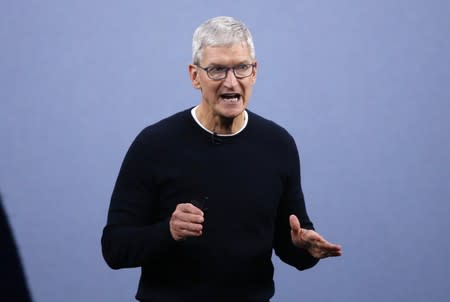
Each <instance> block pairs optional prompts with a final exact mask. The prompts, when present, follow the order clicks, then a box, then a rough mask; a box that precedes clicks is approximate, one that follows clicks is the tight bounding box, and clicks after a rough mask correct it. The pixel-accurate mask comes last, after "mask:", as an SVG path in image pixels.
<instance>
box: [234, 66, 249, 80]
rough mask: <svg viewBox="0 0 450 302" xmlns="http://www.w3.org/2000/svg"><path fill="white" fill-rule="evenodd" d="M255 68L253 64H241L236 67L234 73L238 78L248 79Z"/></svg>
mask: <svg viewBox="0 0 450 302" xmlns="http://www.w3.org/2000/svg"><path fill="white" fill-rule="evenodd" d="M252 69H253V66H252V65H251V64H241V65H238V66H235V67H234V72H235V74H236V76H238V77H243V78H244V77H248V76H249V75H250V74H251V73H252Z"/></svg>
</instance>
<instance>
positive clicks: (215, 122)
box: [196, 106, 245, 134]
mask: <svg viewBox="0 0 450 302" xmlns="http://www.w3.org/2000/svg"><path fill="white" fill-rule="evenodd" d="M196 116H197V119H198V120H199V122H200V123H201V124H202V125H203V127H205V128H206V129H208V130H210V131H211V132H214V133H216V134H233V133H236V132H238V131H239V130H240V129H241V128H242V127H243V126H244V123H245V114H244V111H242V112H241V113H240V114H239V115H237V116H235V117H224V116H220V115H214V114H212V113H209V112H205V111H204V110H202V106H199V107H198V108H197V110H196Z"/></svg>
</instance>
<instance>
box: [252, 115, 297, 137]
mask: <svg viewBox="0 0 450 302" xmlns="http://www.w3.org/2000/svg"><path fill="white" fill-rule="evenodd" d="M247 112H248V120H249V126H250V129H251V130H252V132H254V133H257V135H258V136H260V137H263V138H265V139H266V140H269V141H271V142H272V143H275V144H282V145H285V144H289V145H294V146H295V141H294V138H293V137H292V135H291V134H290V133H289V132H288V131H287V130H286V129H285V128H284V127H282V126H280V125H279V124H277V123H275V122H274V121H272V120H269V119H267V118H264V117H262V116H260V115H258V114H256V113H254V112H252V111H249V110H247Z"/></svg>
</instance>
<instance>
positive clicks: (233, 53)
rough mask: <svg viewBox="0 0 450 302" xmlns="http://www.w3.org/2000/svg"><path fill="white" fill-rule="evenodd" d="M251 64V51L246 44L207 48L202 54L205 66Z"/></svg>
mask: <svg viewBox="0 0 450 302" xmlns="http://www.w3.org/2000/svg"><path fill="white" fill-rule="evenodd" d="M251 62H252V59H251V56H250V49H249V48H248V46H247V44H246V43H239V44H232V45H229V46H228V45H226V46H206V47H205V48H204V49H203V53H202V64H204V65H210V64H217V65H233V64H238V63H251Z"/></svg>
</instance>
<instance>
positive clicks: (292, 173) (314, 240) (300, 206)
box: [274, 137, 342, 270]
mask: <svg viewBox="0 0 450 302" xmlns="http://www.w3.org/2000/svg"><path fill="white" fill-rule="evenodd" d="M288 150H289V151H290V152H289V156H287V158H288V159H289V160H288V164H289V166H290V169H289V173H287V176H286V178H285V179H284V182H283V183H284V193H283V197H282V199H281V201H280V206H279V209H278V216H277V230H276V234H275V241H274V242H275V253H276V254H277V255H278V256H279V257H280V259H281V260H283V261H284V262H286V263H288V264H290V265H292V266H294V267H296V268H297V269H299V270H304V269H308V268H310V267H312V266H314V265H315V264H316V263H317V262H318V261H319V259H321V258H325V257H330V256H340V255H341V254H342V251H341V247H340V246H338V245H335V244H331V243H329V242H328V241H326V240H325V239H324V238H323V237H322V236H320V235H319V234H318V233H317V232H315V231H314V228H313V224H312V222H311V221H310V220H309V217H308V214H307V212H306V207H305V201H304V197H303V192H302V188H301V180H300V161H299V157H298V151H297V147H296V146H295V142H294V140H293V139H292V138H291V137H290V144H288Z"/></svg>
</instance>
